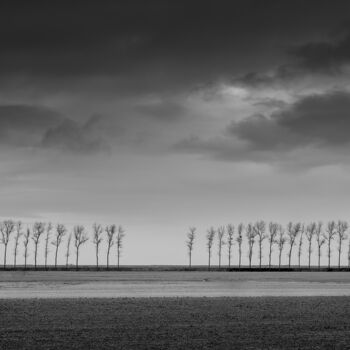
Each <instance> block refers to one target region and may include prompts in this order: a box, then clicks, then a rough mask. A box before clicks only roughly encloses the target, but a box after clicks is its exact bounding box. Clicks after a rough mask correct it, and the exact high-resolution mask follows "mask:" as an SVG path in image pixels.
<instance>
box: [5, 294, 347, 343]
mask: <svg viewBox="0 0 350 350" xmlns="http://www.w3.org/2000/svg"><path fill="white" fill-rule="evenodd" d="M0 313H1V318H0V348H1V349H238V348H239V349H297V348H303V349H345V348H347V347H348V345H349V344H350V298H348V297H302V298H283V297H279V298H272V297H269V298H209V299H208V298H150V299H148V298H141V299H124V298H120V299H74V300H72V299H57V300H53V299H32V300H1V301H0Z"/></svg>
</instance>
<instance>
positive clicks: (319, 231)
mask: <svg viewBox="0 0 350 350" xmlns="http://www.w3.org/2000/svg"><path fill="white" fill-rule="evenodd" d="M322 226H323V224H322V222H321V221H319V222H318V224H317V226H316V231H315V235H316V242H317V252H318V269H320V268H321V248H322V246H323V245H324V244H325V243H326V240H325V238H324V235H323V234H322Z"/></svg>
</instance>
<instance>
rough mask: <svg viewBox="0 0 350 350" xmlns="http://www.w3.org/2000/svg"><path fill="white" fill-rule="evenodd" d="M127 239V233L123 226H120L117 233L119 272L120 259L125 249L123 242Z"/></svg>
mask: <svg viewBox="0 0 350 350" xmlns="http://www.w3.org/2000/svg"><path fill="white" fill-rule="evenodd" d="M124 237H125V231H124V229H123V227H122V226H120V225H119V226H118V231H117V239H116V240H117V267H118V270H119V266H120V265H119V262H120V257H121V255H122V249H123V240H124Z"/></svg>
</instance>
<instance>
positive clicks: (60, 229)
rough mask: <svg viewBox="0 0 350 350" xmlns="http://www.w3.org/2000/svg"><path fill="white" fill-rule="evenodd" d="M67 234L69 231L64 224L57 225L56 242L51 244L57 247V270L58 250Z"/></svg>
mask: <svg viewBox="0 0 350 350" xmlns="http://www.w3.org/2000/svg"><path fill="white" fill-rule="evenodd" d="M66 232H67V229H66V227H65V226H64V225H63V224H57V226H56V236H55V240H54V241H52V242H51V244H52V245H53V246H55V247H56V249H55V268H57V256H58V249H59V247H60V245H61V243H62V240H63V237H64V235H65V234H66Z"/></svg>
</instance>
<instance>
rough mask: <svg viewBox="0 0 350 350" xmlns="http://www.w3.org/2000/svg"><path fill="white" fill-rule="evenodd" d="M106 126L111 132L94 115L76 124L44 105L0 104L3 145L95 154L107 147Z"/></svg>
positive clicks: (0, 141)
mask: <svg viewBox="0 0 350 350" xmlns="http://www.w3.org/2000/svg"><path fill="white" fill-rule="evenodd" d="M108 127H109V129H110V132H111V131H112V128H111V126H107V125H104V124H103V121H101V118H100V117H98V116H93V117H91V118H90V119H89V120H88V121H87V122H86V123H83V124H79V123H77V122H75V121H73V120H71V119H68V118H65V117H64V116H63V115H62V114H60V113H59V112H57V111H54V110H52V109H50V108H47V107H44V106H38V105H2V106H1V105H0V143H1V144H3V145H11V146H15V147H41V148H55V149H62V150H68V151H71V152H78V153H96V152H100V151H106V150H108V149H109V146H108V142H107V139H108V138H109V136H110V135H109V134H108V132H107V128H108ZM113 130H115V129H113Z"/></svg>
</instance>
